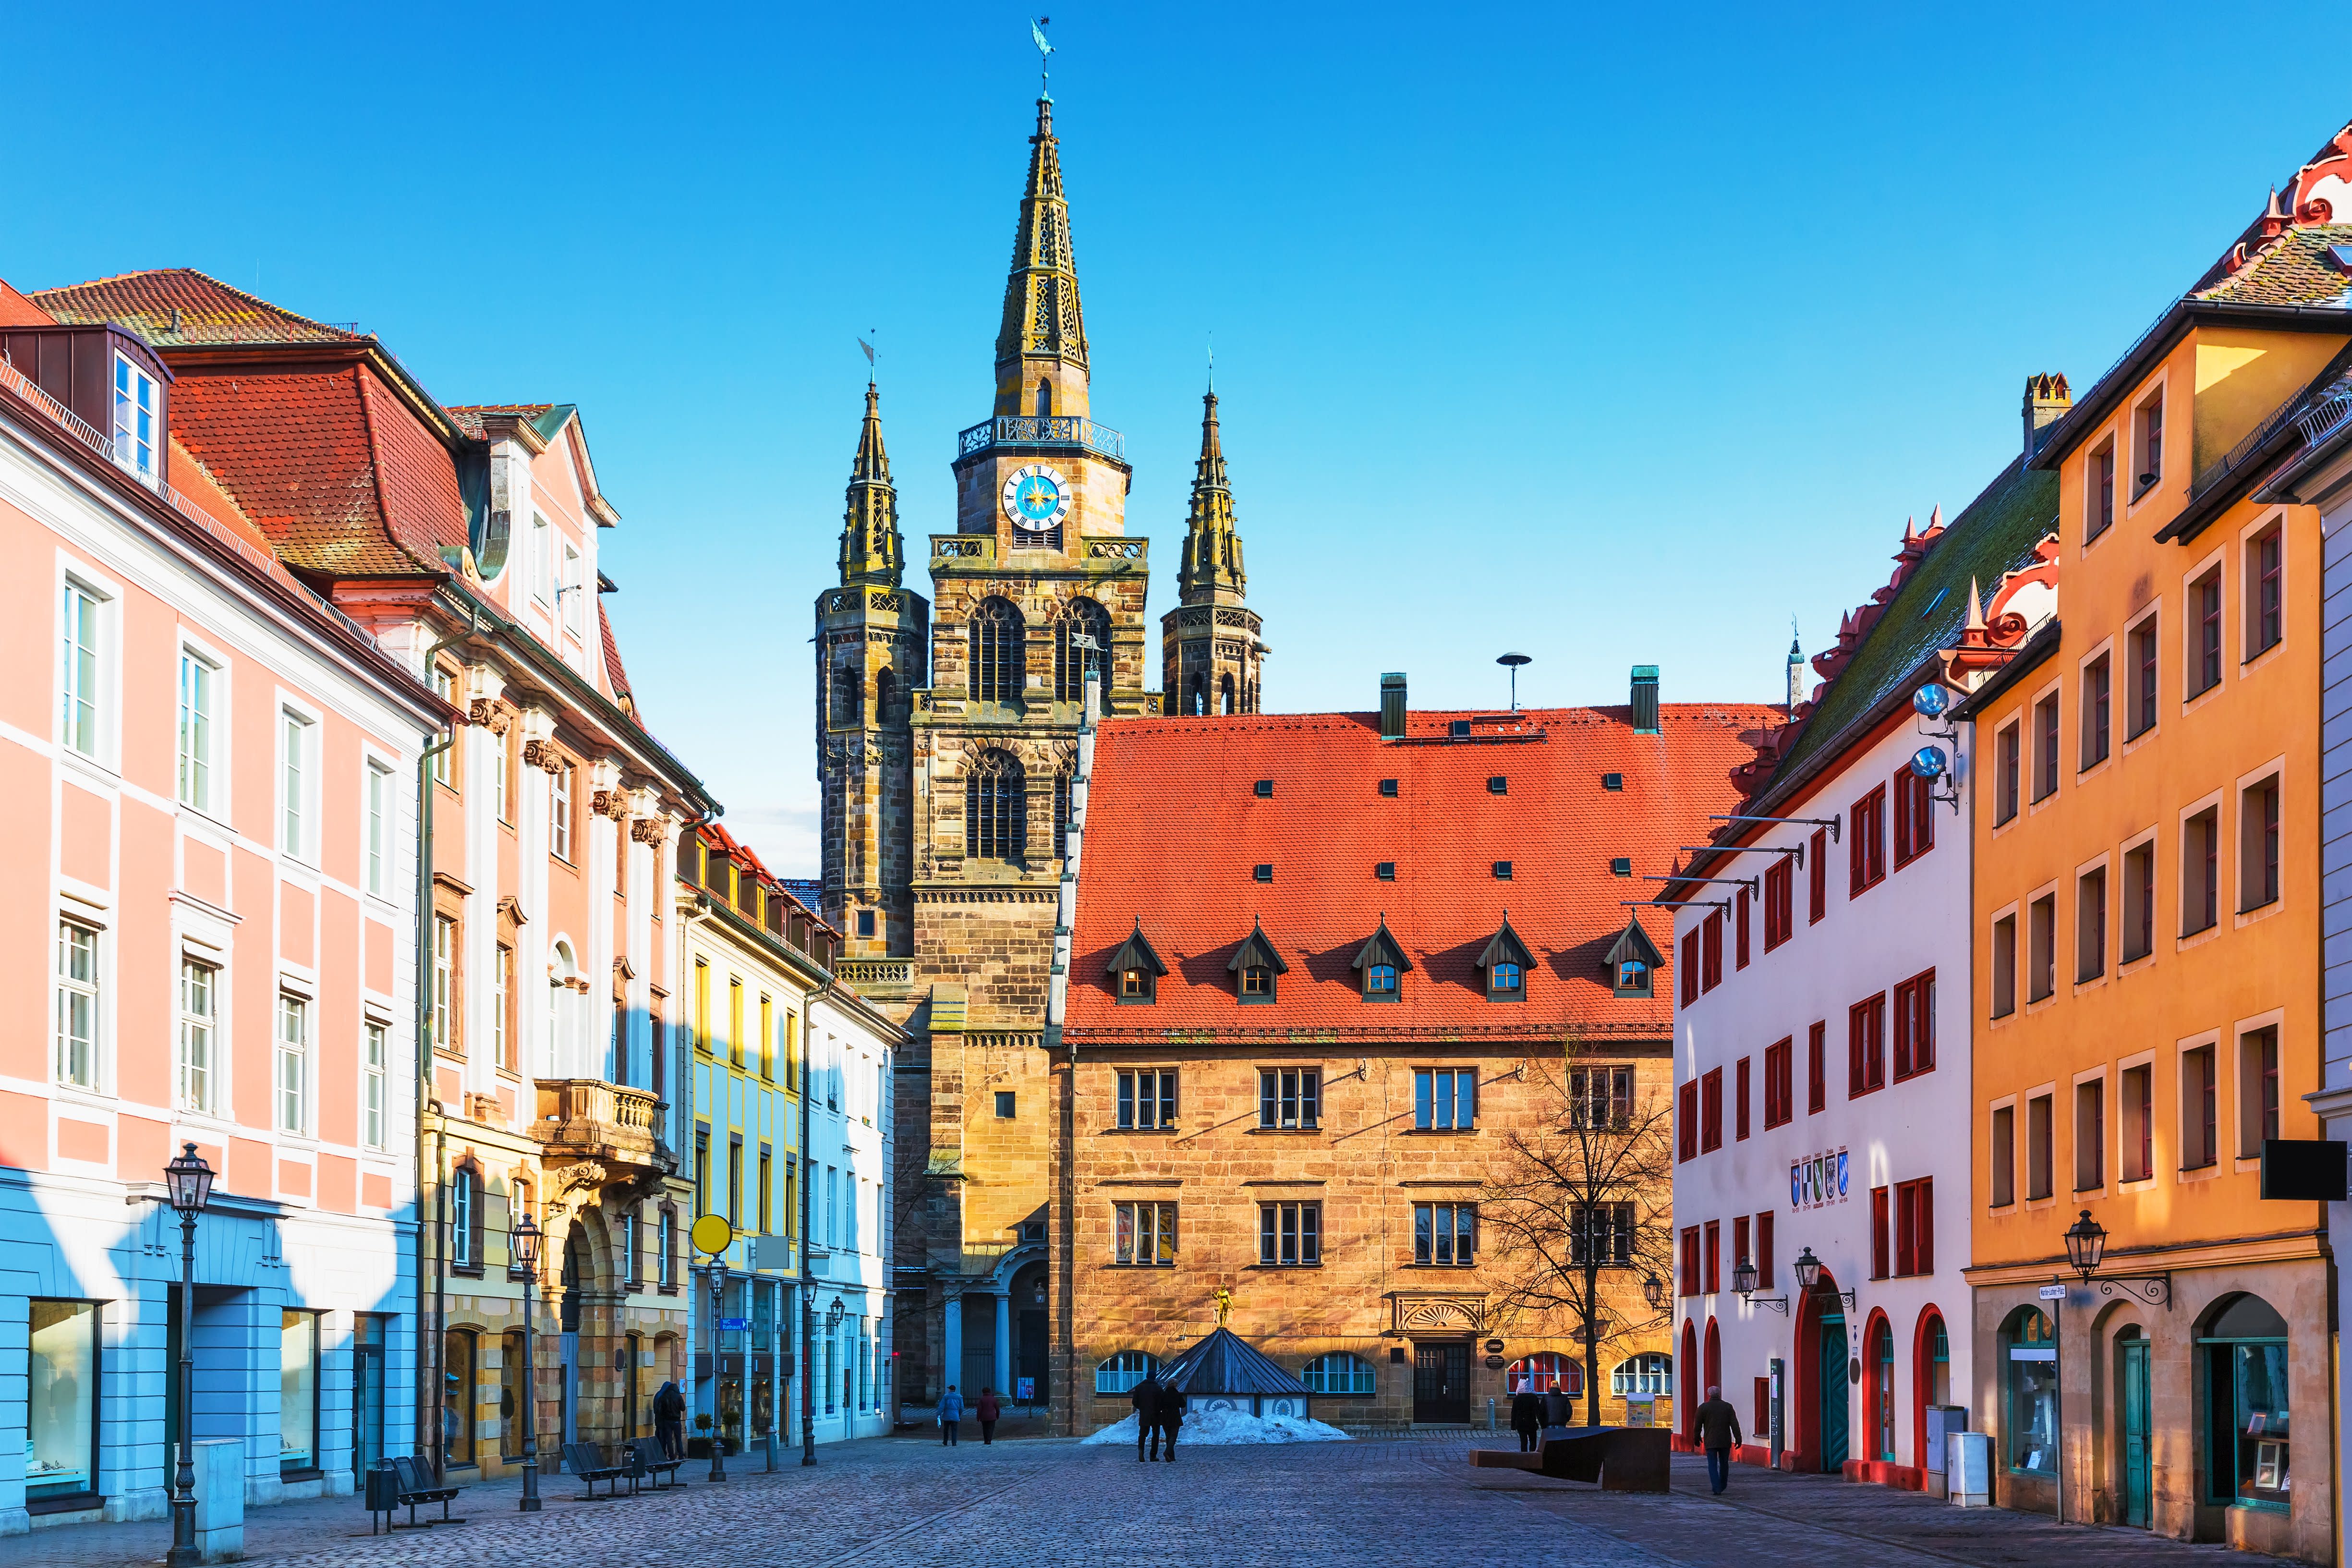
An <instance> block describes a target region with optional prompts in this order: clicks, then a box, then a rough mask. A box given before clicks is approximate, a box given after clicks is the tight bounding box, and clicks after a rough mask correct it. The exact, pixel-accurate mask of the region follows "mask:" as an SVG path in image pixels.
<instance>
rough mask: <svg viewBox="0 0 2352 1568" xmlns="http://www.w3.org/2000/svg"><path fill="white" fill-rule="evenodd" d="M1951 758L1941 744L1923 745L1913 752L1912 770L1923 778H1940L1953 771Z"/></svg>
mask: <svg viewBox="0 0 2352 1568" xmlns="http://www.w3.org/2000/svg"><path fill="white" fill-rule="evenodd" d="M1951 768H1952V764H1951V760H1950V759H1949V758H1948V757H1946V756H1945V755H1944V748H1943V747H1941V746H1922V747H1920V748H1919V749H1918V750H1917V751H1916V752H1912V753H1911V771H1912V772H1913V773H1916V774H1918V775H1919V776H1920V777H1921V778H1923V779H1939V778H1942V777H1943V776H1944V775H1945V774H1946V773H1949V772H1951Z"/></svg>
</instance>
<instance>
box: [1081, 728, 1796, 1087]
mask: <svg viewBox="0 0 2352 1568" xmlns="http://www.w3.org/2000/svg"><path fill="white" fill-rule="evenodd" d="M1776 713H1777V710H1774V709H1771V708H1769V707H1765V706H1763V705H1761V704H1748V703H1726V704H1689V703H1675V704H1667V705H1665V706H1664V708H1663V710H1662V712H1661V725H1662V730H1663V732H1662V733H1660V734H1656V735H1639V734H1635V733H1634V732H1633V728H1632V724H1631V718H1630V710H1626V709H1623V708H1562V709H1540V710H1522V711H1521V712H1520V713H1519V714H1518V715H1517V719H1516V721H1496V718H1495V716H1493V715H1477V714H1468V713H1413V714H1412V715H1410V717H1409V722H1408V727H1407V733H1406V736H1405V739H1404V740H1403V741H1402V742H1382V741H1381V738H1380V733H1379V725H1378V720H1377V717H1376V715H1373V714H1370V713H1312V714H1293V715H1261V716H1255V717H1244V718H1214V719H1141V720H1108V721H1104V723H1103V724H1102V726H1101V729H1100V731H1099V733H1098V738H1097V742H1096V751H1095V759H1094V771H1093V773H1092V776H1091V779H1090V782H1089V784H1088V786H1087V809H1086V817H1085V823H1084V826H1085V839H1084V849H1083V854H1082V856H1081V868H1080V872H1079V878H1078V896H1077V916H1076V920H1077V924H1076V931H1075V934H1074V938H1073V944H1072V959H1071V965H1070V975H1069V1005H1068V1009H1067V1012H1066V1024H1065V1027H1066V1032H1067V1033H1068V1034H1069V1035H1070V1036H1071V1037H1073V1038H1077V1039H1084V1040H1087V1041H1093V1042H1097V1043H1105V1044H1112V1043H1121V1042H1127V1043H1135V1044H1147V1043H1152V1042H1157V1041H1160V1040H1162V1039H1164V1038H1165V1037H1167V1036H1168V1034H1169V1032H1170V1031H1180V1030H1181V1031H1183V1032H1184V1033H1185V1037H1187V1038H1188V1039H1193V1040H1198V1039H1201V1038H1202V1031H1211V1032H1213V1035H1214V1037H1218V1038H1229V1039H1234V1040H1247V1039H1255V1038H1265V1037H1275V1038H1286V1037H1290V1036H1291V1035H1292V1034H1293V1032H1295V1031H1298V1030H1310V1031H1313V1032H1315V1034H1316V1035H1317V1036H1318V1037H1325V1038H1347V1037H1350V1036H1356V1037H1365V1038H1398V1037H1412V1036H1421V1037H1434V1036H1441V1035H1444V1036H1455V1037H1480V1036H1486V1037H1508V1038H1520V1039H1532V1038H1547V1039H1548V1038H1558V1037H1560V1036H1562V1035H1563V1034H1565V1033H1568V1032H1570V1031H1582V1032H1586V1033H1591V1034H1594V1035H1601V1036H1612V1037H1616V1036H1623V1035H1627V1034H1632V1035H1636V1036H1645V1037H1663V1036H1664V1035H1665V1034H1666V1033H1667V1032H1668V1030H1669V1028H1670V1027H1671V1025H1672V1019H1673V1012H1674V1007H1673V994H1672V992H1671V990H1670V989H1669V986H1670V981H1669V978H1668V976H1667V975H1666V974H1665V973H1663V972H1662V973H1659V974H1658V975H1657V976H1656V977H1655V980H1654V984H1653V987H1652V994H1651V995H1650V996H1649V997H1648V998H1646V999H1640V998H1621V997H1618V996H1616V995H1615V994H1613V993H1612V988H1611V986H1610V984H1609V978H1610V977H1609V974H1608V973H1607V971H1606V968H1605V966H1604V963H1603V960H1604V958H1605V956H1606V955H1607V953H1608V952H1609V950H1610V948H1611V947H1612V946H1613V945H1614V944H1615V942H1616V940H1617V938H1618V936H1619V934H1620V933H1621V932H1622V931H1623V930H1624V928H1625V923H1626V919H1627V916H1628V915H1629V913H1634V912H1640V913H1642V914H1643V916H1644V921H1643V924H1644V927H1645V929H1646V930H1647V931H1649V932H1650V935H1651V938H1652V940H1653V941H1654V942H1656V943H1657V945H1658V947H1659V948H1660V949H1661V950H1664V949H1665V948H1668V947H1670V946H1671V945H1672V942H1671V940H1670V931H1669V929H1668V924H1669V922H1668V921H1667V920H1666V918H1665V917H1664V914H1663V912H1661V911H1657V910H1645V911H1632V910H1627V908H1626V907H1625V906H1624V904H1623V903H1622V902H1621V900H1628V899H1649V898H1654V897H1656V896H1657V894H1656V889H1658V887H1659V885H1660V884H1658V883H1656V882H1649V881H1643V880H1641V879H1640V875H1641V874H1642V873H1655V872H1663V871H1664V870H1666V869H1668V868H1669V867H1670V866H1671V865H1672V864H1673V862H1674V860H1675V849H1676V847H1677V846H1679V845H1683V844H1693V843H1698V842H1701V841H1702V840H1703V839H1704V837H1705V834H1706V829H1707V827H1708V826H1709V824H1708V823H1707V821H1706V817H1707V815H1708V814H1709V813H1710V812H1718V811H1729V810H1732V809H1734V803H1735V801H1736V800H1737V798H1738V795H1737V793H1736V792H1735V791H1734V789H1733V788H1732V786H1731V784H1730V782H1729V780H1728V778H1727V773H1728V772H1729V770H1730V769H1731V768H1732V767H1733V766H1734V765H1736V764H1738V763H1741V762H1744V761H1746V760H1747V759H1748V756H1749V754H1750V752H1749V749H1748V747H1747V746H1745V745H1743V744H1742V743H1741V742H1740V740H1739V732H1740V731H1742V730H1746V729H1750V728H1754V727H1756V726H1759V725H1760V724H1762V723H1765V722H1768V721H1770V720H1771V719H1772V718H1773V717H1774V716H1775V715H1776ZM1456 720H1466V721H1469V722H1470V724H1471V727H1472V736H1471V738H1468V739H1465V740H1454V739H1452V738H1450V736H1449V733H1448V731H1449V730H1450V729H1451V727H1452V724H1453V721H1456ZM1514 730H1518V731H1539V735H1537V736H1522V735H1512V734H1509V733H1508V731H1514ZM1489 735H1492V736H1494V737H1495V738H1491V739H1490V738H1486V737H1487V736H1489ZM1606 773H1617V774H1621V775H1622V780H1623V787H1622V789H1619V790H1612V789H1607V788H1604V787H1603V781H1602V775H1603V774H1606ZM1391 778H1392V779H1395V780H1396V781H1397V793H1396V795H1394V796H1393V797H1390V796H1386V795H1382V794H1381V780H1383V779H1391ZM1496 778H1500V779H1502V780H1504V781H1505V783H1504V784H1503V791H1504V793H1494V792H1493V790H1492V788H1491V786H1490V784H1489V781H1490V780H1492V779H1496ZM1260 779H1265V780H1270V781H1271V783H1272V785H1273V794H1272V795H1271V796H1270V797H1261V796H1259V795H1257V794H1256V793H1255V787H1254V786H1255V783H1256V781H1258V780H1260ZM1616 858H1627V859H1630V860H1631V861H1632V862H1633V873H1634V875H1633V876H1631V877H1621V876H1617V875H1613V874H1612V871H1611V868H1610V862H1611V861H1612V859H1616ZM1382 861H1392V862H1394V863H1395V868H1396V870H1395V880H1393V881H1383V880H1381V879H1379V878H1378V876H1377V874H1376V871H1375V868H1376V866H1377V865H1378V864H1379V863H1380V862H1382ZM1497 861H1507V862H1509V863H1510V876H1509V879H1507V880H1505V879H1500V878H1498V877H1497V876H1496V871H1495V863H1496V862H1497ZM1260 865H1265V866H1270V867H1271V868H1272V875H1273V880H1272V881H1271V882H1259V881H1256V880H1255V879H1254V875H1253V873H1254V868H1255V867H1257V866H1260ZM1506 911H1507V912H1508V914H1509V917H1510V922H1511V925H1512V928H1513V930H1514V931H1516V932H1517V934H1518V936H1519V938H1520V939H1521V940H1522V941H1523V942H1525V943H1526V944H1527V946H1528V949H1529V950H1530V952H1531V953H1532V955H1533V957H1534V958H1535V961H1536V962H1535V963H1534V964H1533V965H1532V966H1531V968H1530V971H1529V973H1528V988H1527V1000H1525V1001H1524V1002H1519V1003H1490V1002H1488V1001H1487V1000H1486V995H1485V993H1484V990H1483V989H1482V986H1483V977H1482V975H1481V974H1480V973H1479V971H1478V969H1477V967H1476V960H1477V959H1478V957H1479V956H1480V954H1481V953H1483V952H1485V951H1486V946H1487V943H1488V942H1490V941H1491V940H1492V939H1493V937H1494V935H1495V933H1496V931H1498V930H1499V929H1500V928H1501V926H1502V924H1503V919H1504V915H1505V913H1506ZM1383 918H1385V919H1386V921H1387V922H1388V929H1389V931H1390V933H1391V936H1393V937H1394V938H1395V939H1396V940H1397V942H1399V943H1400V944H1402V947H1403V949H1404V950H1405V952H1406V953H1407V954H1408V955H1409V956H1410V958H1411V960H1412V968H1411V970H1410V971H1409V972H1408V973H1405V974H1404V975H1403V976H1402V986H1401V990H1402V995H1401V999H1400V1000H1399V1001H1397V1002H1395V1003H1392V1004H1384V1003H1371V1002H1366V1001H1365V1000H1364V999H1363V997H1362V992H1361V985H1360V976H1359V975H1358V973H1357V972H1356V971H1355V970H1354V968H1353V967H1352V964H1353V961H1354V959H1355V958H1356V956H1357V954H1358V952H1360V950H1361V949H1362V947H1363V945H1364V943H1365V941H1366V939H1367V938H1369V937H1370V936H1371V934H1372V933H1373V931H1375V930H1377V929H1378V928H1379V926H1380V924H1381V920H1382V919H1383ZM1137 921H1141V923H1142V930H1143V933H1144V935H1145V936H1146V937H1147V938H1148V939H1149V940H1150V943H1151V945H1152V947H1153V948H1154V950H1155V951H1156V952H1158V953H1159V955H1160V958H1161V960H1162V961H1163V962H1165V963H1166V964H1167V965H1168V969H1169V973H1168V975H1167V976H1166V977H1165V978H1164V979H1162V980H1160V983H1159V986H1158V991H1157V997H1156V1000H1155V1001H1154V1002H1153V1003H1152V1004H1151V1005H1121V1004H1120V1003H1119V1002H1118V1000H1117V998H1116V995H1115V994H1114V992H1113V990H1112V986H1111V981H1110V977H1109V976H1108V973H1106V969H1107V966H1108V963H1109V961H1110V958H1111V955H1112V954H1113V953H1115V952H1118V949H1119V947H1120V945H1121V944H1122V943H1124V942H1126V941H1127V939H1128V935H1129V932H1130V931H1132V930H1133V929H1135V926H1136V923H1137ZM1253 921H1259V922H1262V923H1263V925H1264V927H1265V934H1266V936H1267V938H1268V939H1269V940H1270V941H1271V942H1273V943H1274V945H1275V947H1276V949H1277V950H1278V951H1279V952H1281V954H1282V956H1283V958H1284V960H1285V961H1286V963H1288V965H1289V970H1288V972H1287V973H1285V974H1284V975H1283V976H1282V977H1281V979H1280V981H1279V984H1278V986H1277V1000H1276V1003H1275V1004H1273V1005H1243V1004H1241V1003H1240V1002H1239V1001H1238V1000H1237V997H1236V994H1235V988H1234V976H1233V975H1232V974H1231V973H1228V972H1227V969H1226V964H1227V963H1228V962H1229V961H1230V960H1231V958H1232V956H1233V954H1234V952H1235V950H1236V949H1237V948H1238V947H1239V945H1240V944H1241V942H1243V941H1244V939H1246V938H1247V937H1248V936H1249V934H1250V928H1251V924H1252V922H1253Z"/></svg>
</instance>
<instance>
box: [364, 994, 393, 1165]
mask: <svg viewBox="0 0 2352 1568" xmlns="http://www.w3.org/2000/svg"><path fill="white" fill-rule="evenodd" d="M391 1068H392V1026H391V1024H389V1023H387V1022H386V1021H385V1020H383V1019H382V1018H378V1017H376V1016H373V1015H366V1016H362V1018H361V1019H360V1143H361V1145H362V1147H364V1148H369V1149H383V1148H387V1147H389V1146H390V1143H391V1127H392V1071H391Z"/></svg>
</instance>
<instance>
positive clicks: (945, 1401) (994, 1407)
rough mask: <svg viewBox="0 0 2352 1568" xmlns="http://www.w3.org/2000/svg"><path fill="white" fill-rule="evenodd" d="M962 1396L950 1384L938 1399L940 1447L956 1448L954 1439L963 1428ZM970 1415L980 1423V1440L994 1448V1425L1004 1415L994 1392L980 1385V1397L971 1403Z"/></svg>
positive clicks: (1001, 1403) (953, 1385) (1001, 1402)
mask: <svg viewBox="0 0 2352 1568" xmlns="http://www.w3.org/2000/svg"><path fill="white" fill-rule="evenodd" d="M963 1413H964V1403H963V1395H962V1394H958V1393H957V1392H956V1385H955V1384H952V1383H950V1384H948V1391H947V1393H946V1394H942V1395H941V1396H940V1447H946V1448H952V1447H956V1446H957V1443H956V1439H957V1437H958V1436H961V1429H962V1426H963ZM971 1413H972V1415H973V1416H974V1418H976V1419H977V1420H978V1421H979V1422H980V1440H981V1441H982V1443H985V1444H987V1445H988V1446H989V1447H995V1446H996V1423H997V1422H998V1420H999V1419H1001V1418H1002V1417H1003V1414H1004V1405H1003V1401H1001V1400H999V1399H998V1398H997V1397H996V1390H994V1389H992V1388H990V1387H987V1386H985V1385H982V1388H981V1391H980V1397H979V1398H978V1399H975V1400H973V1401H972V1402H971Z"/></svg>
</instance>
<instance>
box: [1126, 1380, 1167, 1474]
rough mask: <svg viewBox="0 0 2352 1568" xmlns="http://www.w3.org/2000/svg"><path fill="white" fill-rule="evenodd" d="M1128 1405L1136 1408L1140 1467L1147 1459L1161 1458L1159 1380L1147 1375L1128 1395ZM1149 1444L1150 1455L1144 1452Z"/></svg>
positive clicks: (1137, 1459) (1136, 1438) (1136, 1458)
mask: <svg viewBox="0 0 2352 1568" xmlns="http://www.w3.org/2000/svg"><path fill="white" fill-rule="evenodd" d="M1128 1403H1129V1404H1130V1405H1134V1406H1135V1462H1136V1463H1137V1464H1141V1463H1143V1461H1144V1460H1145V1459H1146V1458H1153V1459H1156V1458H1159V1457H1160V1382H1159V1380H1158V1379H1157V1378H1154V1377H1152V1376H1151V1375H1150V1373H1146V1374H1145V1375H1144V1379H1143V1381H1142V1382H1141V1383H1139V1384H1136V1385H1135V1392H1134V1393H1132V1394H1129V1395H1128ZM1147 1442H1149V1443H1150V1445H1151V1452H1150V1454H1149V1455H1147V1454H1145V1453H1144V1451H1143V1446H1144V1444H1145V1443H1147Z"/></svg>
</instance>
